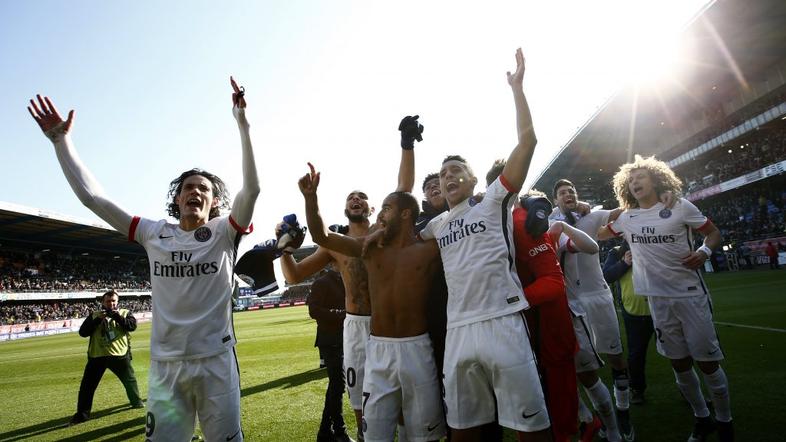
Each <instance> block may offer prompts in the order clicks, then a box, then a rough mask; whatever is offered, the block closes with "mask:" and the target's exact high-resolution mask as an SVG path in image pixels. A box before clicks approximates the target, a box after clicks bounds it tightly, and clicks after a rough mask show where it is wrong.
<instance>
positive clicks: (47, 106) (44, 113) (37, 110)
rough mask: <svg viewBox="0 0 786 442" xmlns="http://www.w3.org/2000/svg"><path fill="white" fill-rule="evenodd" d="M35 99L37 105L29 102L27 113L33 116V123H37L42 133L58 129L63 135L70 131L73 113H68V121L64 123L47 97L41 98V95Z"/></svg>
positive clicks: (31, 101)
mask: <svg viewBox="0 0 786 442" xmlns="http://www.w3.org/2000/svg"><path fill="white" fill-rule="evenodd" d="M36 98H37V99H38V104H36V102H35V101H33V100H30V106H27V111H28V112H30V115H32V116H33V119H34V120H35V122H36V123H38V127H40V128H41V130H42V131H44V133H48V132H50V131H51V130H53V129H56V128H58V127H61V128H62V129H61V130H62V131H63V133H68V132H69V131H70V130H71V125H72V124H73V123H74V111H73V110H71V111H69V112H68V119H67V120H66V121H65V122H64V121H63V118H62V117H61V116H60V113H59V112H58V111H57V108H56V107H55V105H54V104H52V101H51V100H50V99H49V97H43V98H41V95H36ZM39 106H40V107H39Z"/></svg>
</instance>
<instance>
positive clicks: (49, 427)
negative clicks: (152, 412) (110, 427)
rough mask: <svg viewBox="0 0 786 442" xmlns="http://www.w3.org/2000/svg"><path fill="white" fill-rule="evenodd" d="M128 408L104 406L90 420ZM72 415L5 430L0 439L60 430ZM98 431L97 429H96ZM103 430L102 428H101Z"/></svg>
mask: <svg viewBox="0 0 786 442" xmlns="http://www.w3.org/2000/svg"><path fill="white" fill-rule="evenodd" d="M128 408H129V406H128V405H118V406H115V407H110V408H105V409H103V410H98V411H94V412H92V413H91V414H90V420H93V419H98V418H101V417H104V416H109V415H110V414H114V413H118V412H120V411H124V410H127V409H128ZM71 416H72V415H68V416H66V417H62V418H58V419H52V420H49V421H46V422H41V423H40V424H35V425H30V426H28V427H24V428H18V429H16V430H11V431H6V432H4V433H0V441H8V442H10V441H16V440H21V439H27V438H33V437H34V436H39V435H41V434H46V433H49V432H50V431H56V430H61V429H63V428H66V427H68V421H69V420H70V419H71ZM140 419H141V422H142V424H141V425H142V426H143V427H144V424H145V421H144V419H143V418H140ZM143 430H144V428H143ZM96 431H99V430H96ZM102 431H103V430H102ZM80 438H81V439H79V440H86V439H84V436H80Z"/></svg>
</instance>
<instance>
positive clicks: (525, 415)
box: [521, 410, 540, 419]
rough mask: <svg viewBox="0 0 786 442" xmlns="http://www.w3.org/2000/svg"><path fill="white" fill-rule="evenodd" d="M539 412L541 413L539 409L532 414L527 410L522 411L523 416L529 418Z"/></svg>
mask: <svg viewBox="0 0 786 442" xmlns="http://www.w3.org/2000/svg"><path fill="white" fill-rule="evenodd" d="M538 413H540V410H538V411H536V412H534V413H532V414H529V415H528V414H527V412H526V411H525V412H523V413H521V417H523V418H524V419H529V418H531V417H532V416H535V415H536V414H538Z"/></svg>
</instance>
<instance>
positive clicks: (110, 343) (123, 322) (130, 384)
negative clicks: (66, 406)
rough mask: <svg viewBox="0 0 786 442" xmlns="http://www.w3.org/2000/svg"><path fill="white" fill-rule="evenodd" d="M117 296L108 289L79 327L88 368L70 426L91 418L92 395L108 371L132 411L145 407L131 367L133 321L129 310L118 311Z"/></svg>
mask: <svg viewBox="0 0 786 442" xmlns="http://www.w3.org/2000/svg"><path fill="white" fill-rule="evenodd" d="M119 299H120V297H119V296H118V294H117V292H115V291H114V290H110V291H108V292H106V293H104V294H103V296H101V309H100V310H96V311H94V312H93V313H92V314H91V315H90V316H88V317H87V318H85V321H84V322H83V323H82V326H81V327H79V336H82V337H83V338H87V337H90V343H89V344H88V346H87V365H85V373H84V375H82V384H81V385H80V386H79V399H78V401H77V406H76V414H74V416H73V417H72V418H71V421H70V422H69V425H75V424H78V423H81V422H84V421H86V420H88V419H89V418H90V410H91V409H92V408H93V395H94V394H95V391H96V388H97V387H98V383H99V382H100V381H101V376H103V375H104V372H105V371H106V369H107V368H108V369H109V370H110V371H112V373H114V374H115V376H117V377H118V379H120V382H122V383H123V387H125V389H126V395H128V400H129V402H130V403H131V407H132V408H144V406H145V405H144V404H143V403H142V399H141V398H140V397H139V387H138V386H137V383H136V377H135V376H134V368H133V367H132V366H131V336H130V335H129V333H130V332H132V331H134V330H136V319H135V318H134V316H133V315H132V314H131V312H130V311H128V310H126V309H122V308H121V309H118V308H117V304H118V301H119Z"/></svg>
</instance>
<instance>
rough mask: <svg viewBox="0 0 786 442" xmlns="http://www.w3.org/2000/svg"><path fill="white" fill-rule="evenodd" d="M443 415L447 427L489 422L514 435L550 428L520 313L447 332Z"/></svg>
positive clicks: (467, 426) (477, 424)
mask: <svg viewBox="0 0 786 442" xmlns="http://www.w3.org/2000/svg"><path fill="white" fill-rule="evenodd" d="M444 370H445V379H444V381H445V411H446V413H447V418H448V425H450V427H451V428H457V429H464V428H472V427H477V426H479V425H483V424H487V423H489V422H493V421H494V407H495V403H494V399H495V397H496V408H497V412H498V415H499V423H500V425H502V426H505V427H508V428H511V429H514V430H517V431H539V430H543V429H546V428H548V427H549V416H548V411H546V402H545V401H544V399H543V389H542V388H541V385H540V378H539V377H538V370H537V368H536V366H535V357H534V356H533V354H532V349H531V348H530V345H529V338H528V336H527V325H526V322H525V320H524V315H523V314H522V313H521V312H517V313H512V314H509V315H505V316H500V317H497V318H492V319H488V320H485V321H480V322H473V323H471V324H466V325H462V326H459V327H455V328H449V329H448V333H447V337H446V341H445V369H444Z"/></svg>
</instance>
